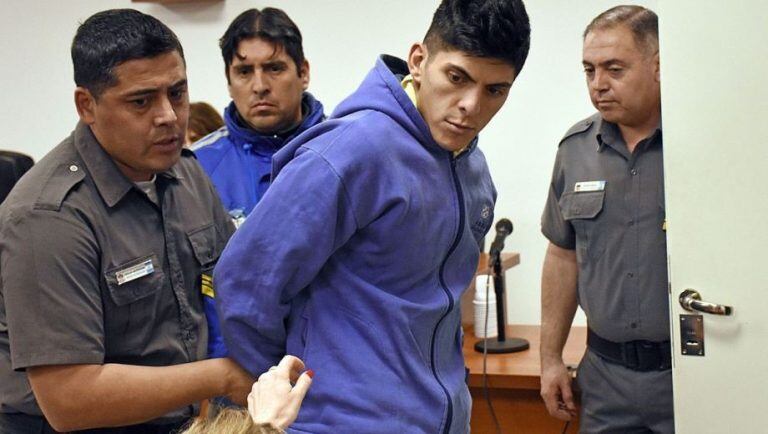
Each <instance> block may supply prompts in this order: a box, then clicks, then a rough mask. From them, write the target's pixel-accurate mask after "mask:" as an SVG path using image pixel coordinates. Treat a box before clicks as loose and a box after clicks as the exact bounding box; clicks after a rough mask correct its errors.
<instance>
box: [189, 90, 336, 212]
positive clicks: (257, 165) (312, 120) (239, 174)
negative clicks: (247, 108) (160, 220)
mask: <svg viewBox="0 0 768 434" xmlns="http://www.w3.org/2000/svg"><path fill="white" fill-rule="evenodd" d="M302 106H303V107H304V108H305V110H306V112H305V115H304V119H303V120H302V122H301V124H300V125H299V126H298V128H296V129H295V130H293V131H292V132H291V133H290V134H289V135H288V136H279V135H264V134H261V133H259V132H257V131H254V130H253V129H251V128H250V127H248V126H246V125H243V122H242V121H241V120H240V116H239V115H238V114H237V108H236V107H235V103H234V102H231V103H230V104H229V106H227V108H226V109H225V110H224V123H225V125H224V126H223V127H221V128H219V129H218V130H217V131H214V132H213V133H211V134H209V135H207V136H205V137H203V138H202V139H200V140H199V141H197V142H196V143H195V144H194V145H192V148H191V149H192V150H193V151H194V152H195V155H196V156H197V160H198V161H199V162H200V165H202V166H203V169H204V170H205V172H206V173H207V174H208V176H210V177H211V181H213V185H214V186H215V187H216V191H217V192H218V193H219V196H221V200H222V202H223V203H224V208H226V209H227V210H228V211H229V212H230V214H235V213H236V212H237V211H238V210H239V211H240V212H242V214H243V215H244V216H247V215H248V214H250V213H251V210H252V209H253V207H254V206H256V204H257V203H258V202H259V200H260V199H261V197H262V196H264V192H265V191H266V190H267V187H269V182H270V174H271V173H272V156H273V155H274V154H275V152H277V151H278V150H280V149H281V148H282V147H283V146H284V145H285V144H286V143H288V142H289V141H290V140H291V139H293V138H294V137H296V136H298V135H299V134H301V133H303V132H304V131H306V130H307V129H309V128H310V127H312V126H315V125H317V124H318V123H320V122H321V121H322V120H323V119H324V117H325V115H324V113H323V105H322V104H321V103H320V101H318V100H316V99H315V97H314V96H312V94H310V93H309V92H304V96H303V97H302ZM233 217H236V215H233Z"/></svg>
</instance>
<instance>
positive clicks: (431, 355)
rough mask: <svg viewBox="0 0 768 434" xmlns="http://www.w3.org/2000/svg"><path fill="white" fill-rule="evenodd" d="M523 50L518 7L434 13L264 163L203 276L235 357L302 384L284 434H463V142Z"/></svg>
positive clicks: (472, 222)
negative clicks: (269, 170) (257, 198)
mask: <svg viewBox="0 0 768 434" xmlns="http://www.w3.org/2000/svg"><path fill="white" fill-rule="evenodd" d="M529 44H530V26H529V22H528V16H527V14H526V12H525V8H524V6H523V3H522V1H521V0H443V2H442V3H441V4H440V6H439V7H438V9H437V11H436V12H435V15H434V17H433V21H432V24H431V26H430V28H429V30H428V32H427V34H426V36H425V39H424V42H423V43H417V44H414V45H413V47H412V48H411V51H410V54H409V56H408V62H407V63H406V62H405V61H403V60H400V59H397V58H395V57H391V56H381V57H380V58H379V59H378V60H377V62H376V65H375V66H374V68H373V70H371V72H370V73H369V74H368V76H367V77H366V78H365V80H364V81H363V83H362V84H361V86H360V87H359V88H358V90H357V91H355V92H354V93H353V94H352V95H351V96H350V97H348V98H347V99H346V100H344V101H343V102H341V104H339V106H338V108H337V109H336V110H335V112H334V113H333V115H332V116H331V118H330V119H329V120H328V121H326V122H323V123H322V124H320V125H318V126H316V127H314V128H312V129H310V130H309V131H307V132H306V133H304V134H302V135H301V136H300V137H299V138H297V139H296V140H294V141H292V142H291V143H290V144H289V145H288V146H286V147H285V148H283V149H282V150H281V151H280V152H278V153H277V154H276V155H275V167H274V169H273V170H274V173H273V183H272V186H271V187H270V189H269V190H268V191H267V193H266V194H265V196H264V198H263V199H262V201H261V202H260V203H259V205H258V206H256V208H255V209H254V210H253V212H252V213H251V215H250V216H249V217H248V220H246V222H245V223H244V224H243V226H242V227H241V228H240V229H239V230H238V231H237V232H235V235H234V237H233V238H232V241H231V243H230V244H229V245H228V246H227V247H226V249H225V251H224V253H223V254H222V257H221V259H220V261H219V265H218V267H217V268H216V270H215V276H214V281H215V282H216V285H217V288H218V303H217V308H218V311H219V314H220V317H221V318H222V328H223V332H224V337H225V340H226V342H227V345H228V347H229V349H230V355H231V356H232V357H233V358H234V359H235V360H237V361H238V362H240V363H241V364H242V365H243V366H246V367H247V369H249V370H250V371H251V372H252V373H253V374H260V373H262V372H264V371H266V370H268V369H269V368H270V366H273V365H275V364H277V362H278V361H279V360H280V357H281V356H282V355H283V354H285V353H288V354H294V355H298V356H300V357H301V358H302V359H303V360H305V361H306V362H307V366H308V367H310V368H312V369H313V370H314V371H315V373H316V375H315V378H314V381H313V389H312V390H311V391H310V392H309V394H308V395H307V399H306V401H305V402H304V406H303V408H302V410H301V412H300V414H299V417H298V419H297V420H296V422H295V424H294V425H293V426H292V427H291V428H290V430H293V431H292V432H311V433H336V432H350V433H352V432H354V433H384V432H386V433H392V432H407V433H430V434H432V433H437V432H439V433H466V432H468V431H469V418H470V413H471V398H470V395H469V391H468V389H467V385H466V383H465V371H464V359H463V356H462V350H461V340H462V334H461V324H460V322H461V318H460V312H459V298H460V296H461V294H462V292H463V291H464V290H465V288H466V287H467V286H468V285H469V283H470V280H471V279H472V276H473V274H474V272H475V268H476V266H477V262H478V258H479V249H478V242H479V241H480V240H481V239H482V238H483V236H484V235H485V234H486V232H487V231H488V229H489V228H490V226H491V224H492V221H493V207H494V202H495V198H496V192H495V189H494V186H493V182H492V180H491V176H490V173H489V171H488V166H487V164H486V161H485V157H484V156H483V154H482V152H480V150H479V149H478V148H477V135H478V133H479V132H480V130H482V129H483V127H485V125H486V124H487V123H488V122H489V121H490V120H491V118H493V116H494V115H495V114H496V113H497V112H498V110H499V109H500V108H501V107H502V105H503V104H504V102H505V101H506V98H507V95H508V92H509V90H510V87H511V86H512V83H513V81H514V80H515V78H516V77H517V76H518V74H519V72H520V70H521V68H522V66H523V64H524V62H525V59H526V57H527V54H528V48H529Z"/></svg>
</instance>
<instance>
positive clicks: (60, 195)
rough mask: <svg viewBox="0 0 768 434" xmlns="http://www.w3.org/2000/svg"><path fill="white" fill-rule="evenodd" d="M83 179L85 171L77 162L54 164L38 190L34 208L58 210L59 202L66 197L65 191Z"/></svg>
mask: <svg viewBox="0 0 768 434" xmlns="http://www.w3.org/2000/svg"><path fill="white" fill-rule="evenodd" d="M83 179H85V171H84V170H83V168H82V167H80V165H79V164H77V163H63V164H59V165H58V166H56V167H55V168H54V169H53V170H52V171H51V173H50V174H49V175H48V178H47V179H46V180H45V185H43V188H42V189H41V190H40V195H39V196H38V197H37V200H36V201H35V209H45V210H50V211H58V210H60V209H61V203H62V202H64V198H65V197H67V193H69V192H70V190H72V188H74V187H75V186H76V185H77V184H79V183H80V182H81V181H82V180H83Z"/></svg>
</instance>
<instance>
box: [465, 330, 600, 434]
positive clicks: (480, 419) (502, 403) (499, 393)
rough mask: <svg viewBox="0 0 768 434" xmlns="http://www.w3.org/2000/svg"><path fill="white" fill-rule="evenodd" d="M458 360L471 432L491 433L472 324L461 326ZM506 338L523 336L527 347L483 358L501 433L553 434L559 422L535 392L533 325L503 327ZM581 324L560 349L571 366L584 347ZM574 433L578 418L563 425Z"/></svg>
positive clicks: (535, 333)
mask: <svg viewBox="0 0 768 434" xmlns="http://www.w3.org/2000/svg"><path fill="white" fill-rule="evenodd" d="M464 331H465V335H464V349H463V351H464V359H465V363H466V365H467V367H468V368H469V390H470V393H471V394H472V399H473V404H472V419H471V426H472V432H473V433H479V434H485V433H494V432H495V427H494V425H493V420H492V419H491V414H490V410H489V409H488V403H487V401H486V399H485V396H484V393H483V354H482V353H479V352H476V351H475V349H474V345H475V342H477V340H478V339H477V338H476V337H475V335H474V333H473V330H472V327H471V326H469V327H467V326H465V327H464ZM507 337H508V338H509V337H516V338H524V339H527V340H528V342H530V344H531V348H530V349H528V350H525V351H521V352H518V353H510V354H489V355H488V359H487V362H486V372H487V375H488V389H489V395H490V397H491V402H492V403H493V408H494V411H495V413H496V417H497V418H498V420H499V422H500V424H501V429H502V432H503V433H505V434H507V433H510V434H513V433H520V434H529V433H530V434H547V433H556V434H559V433H561V432H562V431H563V427H564V425H565V423H564V422H562V421H560V420H558V419H555V418H552V417H550V416H549V414H548V413H547V410H546V408H545V407H544V402H543V401H542V400H541V397H540V396H539V386H540V384H541V383H540V381H539V380H540V364H539V326H535V325H534V326H532V325H511V326H507ZM586 337H587V329H586V327H573V328H572V329H571V333H570V335H569V336H568V341H567V342H566V344H565V349H564V350H563V360H564V361H565V363H566V364H568V365H572V366H574V367H575V366H576V365H578V363H579V361H580V360H581V357H582V355H583V354H584V349H585V348H586ZM567 432H568V433H578V418H577V419H576V420H574V421H572V422H571V423H570V425H569V427H568V431H567Z"/></svg>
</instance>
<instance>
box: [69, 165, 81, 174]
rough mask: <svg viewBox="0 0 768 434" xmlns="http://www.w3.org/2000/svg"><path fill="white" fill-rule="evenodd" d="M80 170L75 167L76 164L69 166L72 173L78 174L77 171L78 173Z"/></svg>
mask: <svg viewBox="0 0 768 434" xmlns="http://www.w3.org/2000/svg"><path fill="white" fill-rule="evenodd" d="M78 169H79V168H78V167H77V166H75V165H74V164H73V165H71V166H69V171H70V172H77V171H78Z"/></svg>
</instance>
